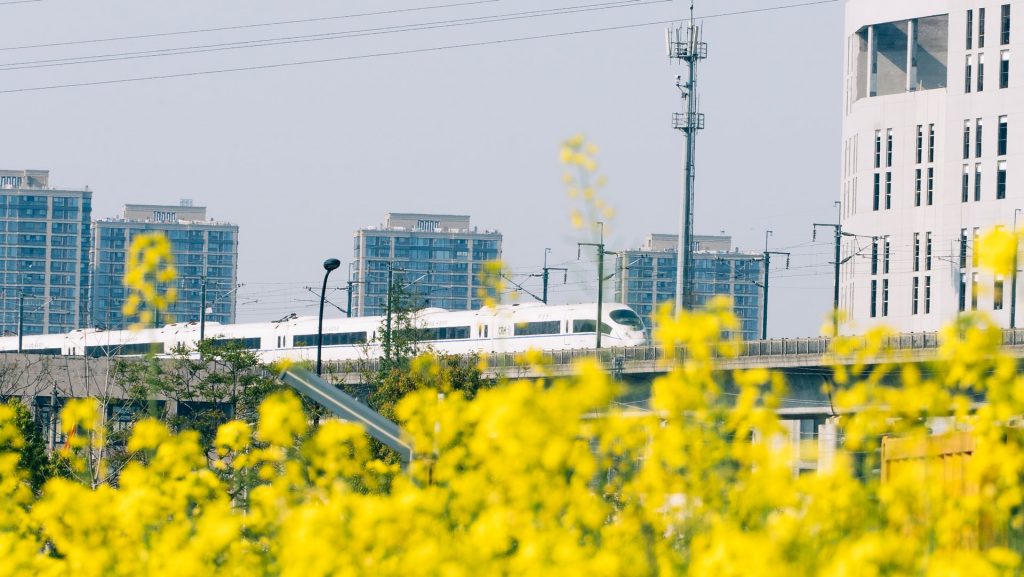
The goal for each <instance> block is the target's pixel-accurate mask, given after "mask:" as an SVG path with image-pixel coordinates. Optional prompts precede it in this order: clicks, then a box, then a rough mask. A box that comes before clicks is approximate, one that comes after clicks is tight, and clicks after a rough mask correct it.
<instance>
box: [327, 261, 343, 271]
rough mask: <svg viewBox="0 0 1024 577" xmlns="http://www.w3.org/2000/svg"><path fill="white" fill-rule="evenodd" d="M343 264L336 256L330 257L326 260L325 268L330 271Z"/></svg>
mask: <svg viewBox="0 0 1024 577" xmlns="http://www.w3.org/2000/svg"><path fill="white" fill-rule="evenodd" d="M339 266H341V261H340V260H338V259H336V258H329V259H327V260H325V261H324V270H326V271H328V272H330V271H332V270H334V269H336V268H338V267H339Z"/></svg>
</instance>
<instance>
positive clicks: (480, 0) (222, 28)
mask: <svg viewBox="0 0 1024 577" xmlns="http://www.w3.org/2000/svg"><path fill="white" fill-rule="evenodd" d="M501 1H502V0H474V1H472V2H460V3H456V4H435V5H433V6H420V7H416V8H398V9H394V10H383V11H380V12H362V13H357V14H342V15H339V16H319V17H316V18H302V19H300V20H278V21H276V22H260V23H256V24H238V25H235V26H220V27H217V28H196V29H192V30H176V31H173V32H153V33H149V34H137V35H134V36H111V37H109V38H90V39H86V40H68V41H65V42H51V43H48V44H28V45H25V46H6V47H0V52H3V51H8V50H28V49H32V48H52V47H56V46H75V45H78V44H96V43H100V42H117V41H120V40H141V39H143V38H160V37H165V36H181V35H185V34H202V33H205V32H224V31H228V30H243V29H246V28H262V27H267V26H280V25H284V24H305V23H308V22H323V21H326V20H345V19H351V18H363V17H366V16H382V15H388V14H399V13H403V12H419V11H424V10H436V9H440V8H457V7H460V6H472V5H474V4H491V3H494V2H501ZM21 2H42V0H15V1H14V2H0V4H18V3H21Z"/></svg>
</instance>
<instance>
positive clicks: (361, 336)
mask: <svg viewBox="0 0 1024 577" xmlns="http://www.w3.org/2000/svg"><path fill="white" fill-rule="evenodd" d="M365 342H366V331H362V332H358V333H324V338H323V345H324V346H325V347H329V346H334V345H361V344H363V343H365ZM292 346H293V347H315V346H316V335H295V338H294V339H293V340H292Z"/></svg>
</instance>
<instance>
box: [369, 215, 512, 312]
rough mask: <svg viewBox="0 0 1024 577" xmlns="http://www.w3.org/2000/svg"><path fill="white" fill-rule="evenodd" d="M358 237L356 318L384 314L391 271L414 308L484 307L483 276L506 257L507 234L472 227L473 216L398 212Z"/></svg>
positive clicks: (451, 308) (464, 308)
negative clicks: (485, 269) (485, 268)
mask: <svg viewBox="0 0 1024 577" xmlns="http://www.w3.org/2000/svg"><path fill="white" fill-rule="evenodd" d="M353 236H354V242H353V263H352V270H351V279H352V280H353V281H355V282H354V284H353V285H352V287H353V290H354V294H353V301H352V302H353V304H352V308H353V315H356V316H372V315H382V314H384V312H385V305H386V302H387V294H388V270H389V268H390V269H391V270H392V271H393V275H394V282H395V283H396V285H395V286H397V287H400V288H401V292H402V293H403V294H404V295H406V296H407V297H408V298H409V299H411V300H410V302H411V305H410V306H413V307H415V308H420V307H427V306H429V307H440V308H444V309H449V310H471V309H476V308H479V307H480V306H482V304H483V301H482V299H480V297H479V294H478V289H479V288H480V287H481V286H482V285H481V283H480V272H481V270H482V268H483V266H484V263H486V262H488V261H494V260H498V259H500V258H501V233H500V232H498V231H494V230H477V228H476V227H471V226H470V224H469V217H468V216H458V215H450V214H414V213H394V212H393V213H388V214H387V215H386V216H385V219H384V224H382V225H380V226H370V227H366V228H362V229H360V230H358V231H356V232H355V234H354V235H353Z"/></svg>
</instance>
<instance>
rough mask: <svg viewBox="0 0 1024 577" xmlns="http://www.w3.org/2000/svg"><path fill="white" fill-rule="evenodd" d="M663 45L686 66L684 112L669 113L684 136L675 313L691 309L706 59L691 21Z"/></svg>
mask: <svg viewBox="0 0 1024 577" xmlns="http://www.w3.org/2000/svg"><path fill="white" fill-rule="evenodd" d="M665 44H666V50H667V52H668V57H669V60H670V61H674V62H679V63H685V64H686V68H687V75H686V77H685V81H684V77H683V76H682V75H677V76H676V88H678V89H679V92H680V94H681V96H682V99H683V107H682V108H683V112H674V113H672V128H674V129H676V130H679V131H682V133H683V134H684V135H685V136H686V149H685V152H684V167H685V168H684V173H683V191H682V202H681V205H682V206H681V207H680V208H681V210H680V214H679V245H678V252H677V266H676V294H675V312H676V314H679V312H680V311H682V310H683V309H689V308H693V304H694V303H693V184H694V176H695V174H694V168H695V167H694V152H695V150H696V148H695V141H696V135H697V131H698V130H701V129H703V128H704V115H703V114H701V113H700V112H699V111H698V102H697V63H698V62H700V61H701V60H703V59H705V58H707V57H708V45H707V43H705V42H704V41H703V36H702V34H701V27H700V25H699V24H697V23H696V21H695V20H694V19H693V3H692V2H691V3H690V20H689V22H687V24H686V25H685V26H684V25H679V26H676V27H674V28H672V27H670V28H666V29H665Z"/></svg>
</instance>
